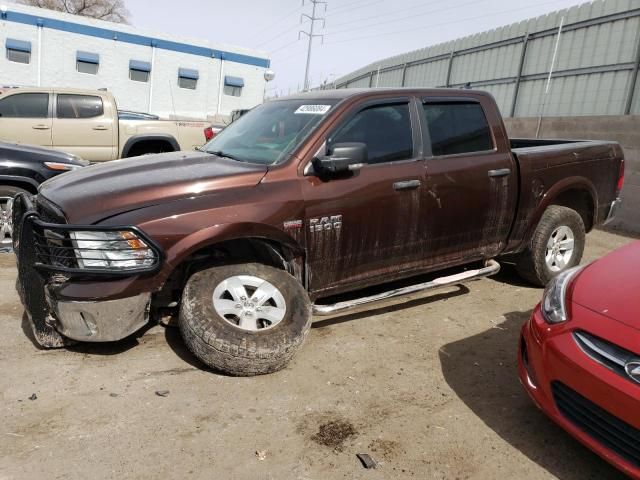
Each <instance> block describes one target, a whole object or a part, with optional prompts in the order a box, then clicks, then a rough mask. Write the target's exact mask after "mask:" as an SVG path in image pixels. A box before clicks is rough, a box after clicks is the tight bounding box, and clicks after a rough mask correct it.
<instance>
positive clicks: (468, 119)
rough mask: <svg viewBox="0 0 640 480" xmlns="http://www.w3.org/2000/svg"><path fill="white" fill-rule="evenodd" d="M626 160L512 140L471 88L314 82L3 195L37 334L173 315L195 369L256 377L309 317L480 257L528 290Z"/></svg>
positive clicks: (567, 251) (67, 336)
mask: <svg viewBox="0 0 640 480" xmlns="http://www.w3.org/2000/svg"><path fill="white" fill-rule="evenodd" d="M623 171H624V170H623V154H622V150H621V148H620V146H619V145H618V144H617V143H614V142H594V141H573V140H565V141H562V140H511V141H509V139H508V138H507V134H506V131H505V127H504V124H503V122H502V119H501V117H500V113H499V111H498V108H497V106H496V104H495V102H494V100H493V98H492V97H491V96H490V95H489V94H487V93H483V92H479V91H472V90H444V89H442V90H440V89H438V90H425V89H420V90H418V89H393V90H386V89H376V90H356V89H348V90H335V91H323V92H313V93H308V94H303V95H299V96H294V97H288V98H283V99H278V100H276V101H272V102H268V103H266V104H264V105H261V106H259V107H257V108H255V109H253V110H252V111H251V112H249V113H247V114H246V115H244V116H243V117H242V118H240V119H239V120H237V121H236V122H233V123H232V124H231V125H229V126H228V127H227V128H225V129H224V130H223V131H222V132H221V133H220V134H219V135H217V136H216V137H215V138H214V139H213V140H211V141H210V142H209V143H207V144H206V145H205V146H204V147H203V148H202V149H201V151H196V152H179V153H165V154H159V155H154V156H146V157H144V158H137V159H135V160H129V159H125V160H119V161H116V162H110V163H107V164H101V165H94V166H91V167H87V168H84V169H80V170H77V171H74V172H69V173H66V174H64V175H62V176H60V177H57V178H54V179H52V180H49V181H47V182H45V183H44V184H43V185H42V186H41V188H40V191H39V193H38V195H37V196H35V197H30V196H28V195H26V194H22V195H20V196H18V197H17V199H16V201H15V203H14V208H13V221H14V228H15V232H16V234H15V235H14V250H15V252H16V255H17V258H18V269H19V282H18V290H19V292H20V295H21V298H22V301H23V303H24V305H25V307H26V310H27V312H28V314H29V317H30V320H31V323H32V326H33V329H34V333H35V337H36V338H37V339H38V341H39V342H40V344H41V345H42V346H44V347H55V346H63V345H66V344H68V343H69V342H70V341H87V342H100V341H112V340H118V339H121V338H124V337H126V336H128V335H131V334H132V333H134V332H136V331H137V330H139V329H140V328H141V327H142V326H143V325H145V324H146V323H147V322H148V321H149V319H150V318H154V317H155V316H156V315H157V312H159V311H162V310H160V309H163V308H174V309H176V310H178V324H179V327H180V329H181V332H182V335H183V337H184V340H185V342H186V344H187V346H188V347H189V348H190V349H191V351H192V352H193V353H194V354H195V355H196V356H197V357H198V358H200V359H201V360H202V361H203V362H204V363H205V364H207V365H209V366H211V367H214V368H215V369H218V370H221V371H224V372H227V373H231V374H235V375H255V374H261V373H267V372H273V371H275V370H278V369H280V368H282V367H284V366H285V365H286V363H287V362H288V361H289V360H290V359H291V357H292V356H293V354H294V352H295V351H296V350H297V348H298V347H300V345H301V344H302V343H303V341H304V338H305V336H306V334H307V332H308V330H309V326H310V323H311V317H312V314H313V313H315V314H318V315H323V314H334V313H337V312H341V311H344V310H347V309H351V308H354V307H357V306H359V305H363V304H367V303H370V302H373V301H378V300H382V299H388V298H391V297H394V296H397V295H402V294H406V293H413V292H418V291H421V290H427V289H431V288H437V287H442V286H446V285H452V284H459V283H462V282H464V281H468V280H472V279H476V278H480V277H483V276H487V275H491V274H494V273H496V272H497V271H498V269H499V264H498V263H497V262H496V260H495V259H496V258H497V257H502V258H506V259H507V260H509V261H511V262H513V263H515V264H516V266H517V269H518V271H519V272H520V273H521V274H522V276H523V277H524V278H525V279H527V280H529V281H531V282H533V283H535V284H537V285H544V284H545V283H546V282H547V281H548V280H549V279H550V278H552V277H553V276H555V275H557V274H558V273H560V272H562V271H564V270H565V269H567V268H569V267H572V266H574V265H576V264H577V263H578V262H580V259H581V256H582V252H583V249H584V244H585V232H588V231H589V230H591V229H592V228H593V227H594V226H596V225H599V224H602V223H603V222H604V221H605V220H606V219H607V218H608V217H610V216H612V215H613V213H614V210H615V207H616V205H617V204H618V193H619V191H620V188H621V185H622V178H623ZM427 277H428V278H427ZM358 292H360V293H358Z"/></svg>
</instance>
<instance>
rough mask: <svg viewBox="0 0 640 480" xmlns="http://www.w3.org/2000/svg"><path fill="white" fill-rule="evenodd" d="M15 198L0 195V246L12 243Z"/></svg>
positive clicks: (7, 245)
mask: <svg viewBox="0 0 640 480" xmlns="http://www.w3.org/2000/svg"><path fill="white" fill-rule="evenodd" d="M12 213H13V198H12V197H0V248H1V247H10V246H11V245H12V242H11V236H12V235H13V219H12V218H11V215H12Z"/></svg>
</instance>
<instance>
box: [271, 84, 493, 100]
mask: <svg viewBox="0 0 640 480" xmlns="http://www.w3.org/2000/svg"><path fill="white" fill-rule="evenodd" d="M442 92H449V93H451V94H452V96H457V95H460V96H464V95H465V94H470V93H473V94H481V95H487V92H485V91H482V90H470V89H459V88H414V87H404V88H339V89H334V90H312V91H310V92H302V93H296V94H293V95H289V96H286V97H279V98H277V99H273V100H274V101H277V100H305V99H323V98H324V99H327V100H330V99H333V100H342V99H345V98H349V97H356V96H366V95H371V94H374V93H397V94H398V95H406V94H408V93H411V94H416V93H417V94H420V95H429V94H435V93H442Z"/></svg>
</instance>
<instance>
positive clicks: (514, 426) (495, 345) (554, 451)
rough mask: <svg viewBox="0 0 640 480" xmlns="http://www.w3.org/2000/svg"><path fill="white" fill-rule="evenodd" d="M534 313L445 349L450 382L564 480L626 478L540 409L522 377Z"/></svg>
mask: <svg viewBox="0 0 640 480" xmlns="http://www.w3.org/2000/svg"><path fill="white" fill-rule="evenodd" d="M530 314H531V312H530V311H529V312H511V313H507V314H505V315H504V317H505V319H506V320H505V321H504V322H503V323H501V324H499V325H497V326H496V327H494V328H492V329H490V330H487V331H485V332H483V333H481V334H478V335H474V336H471V337H468V338H464V339H462V340H459V341H457V342H453V343H450V344H448V345H445V346H444V347H442V348H441V349H440V362H441V364H442V371H443V374H444V377H445V380H446V382H447V383H448V384H449V386H450V387H451V388H452V389H453V390H454V392H455V393H456V394H457V395H458V397H459V398H460V399H461V400H462V401H463V402H464V403H465V404H466V405H467V406H468V407H469V408H470V409H471V410H472V411H473V413H474V414H475V415H477V416H478V417H479V418H480V419H481V420H482V421H483V422H484V423H485V424H486V425H487V426H488V427H489V428H491V429H492V430H493V431H494V432H496V433H497V434H498V435H499V436H500V437H502V438H503V439H504V440H505V441H507V442H508V443H509V444H511V445H512V446H513V447H515V448H517V449H518V450H520V451H521V452H522V453H523V454H524V455H526V456H527V457H528V458H529V459H531V460H532V461H534V462H536V463H537V464H538V465H540V466H541V467H543V468H545V469H546V470H547V471H548V472H549V473H551V474H552V475H555V476H556V477H558V478H559V479H561V480H586V479H594V480H595V479H598V480H602V479H607V480H614V479H616V480H617V479H620V480H622V479H624V478H626V477H625V476H624V475H622V474H621V473H619V472H618V471H617V470H615V469H614V468H613V467H610V466H609V465H608V464H607V463H606V462H605V461H604V460H601V459H600V457H598V456H596V455H595V454H593V453H592V452H591V451H590V450H588V449H587V448H585V447H583V446H582V445H581V444H579V443H578V442H577V441H575V440H574V439H573V438H572V437H570V436H569V435H568V434H567V433H565V432H564V430H562V429H560V428H559V427H557V426H556V425H555V424H554V423H553V422H552V421H551V420H549V419H548V418H547V417H546V416H545V415H544V414H542V412H540V411H539V410H538V409H537V408H536V407H535V406H534V405H533V403H532V402H531V401H530V400H529V397H528V396H527V394H526V393H525V392H524V390H523V389H522V387H521V385H520V383H519V380H518V375H517V356H516V355H517V347H518V339H519V335H520V327H521V326H522V324H523V323H524V322H525V321H526V320H527V319H528V318H529V316H530Z"/></svg>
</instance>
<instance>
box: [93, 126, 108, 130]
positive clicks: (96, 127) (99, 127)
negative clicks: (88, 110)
mask: <svg viewBox="0 0 640 480" xmlns="http://www.w3.org/2000/svg"><path fill="white" fill-rule="evenodd" d="M93 129H94V130H108V128H107V127H105V126H104V125H96V126H95V127H93Z"/></svg>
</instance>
